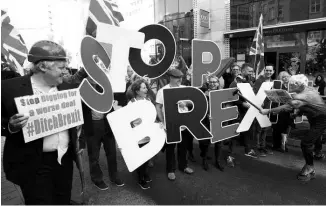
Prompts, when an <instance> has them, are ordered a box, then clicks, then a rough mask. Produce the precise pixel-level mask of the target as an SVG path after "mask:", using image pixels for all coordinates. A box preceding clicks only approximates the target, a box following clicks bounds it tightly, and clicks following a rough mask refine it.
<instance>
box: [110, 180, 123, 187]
mask: <svg viewBox="0 0 326 206" xmlns="http://www.w3.org/2000/svg"><path fill="white" fill-rule="evenodd" d="M110 182H111V183H112V184H115V185H116V186H118V187H122V186H124V185H125V183H124V182H123V181H122V180H120V179H119V178H115V179H114V180H110Z"/></svg>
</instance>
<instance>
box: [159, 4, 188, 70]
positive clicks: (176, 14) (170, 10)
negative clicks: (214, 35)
mask: <svg viewBox="0 0 326 206" xmlns="http://www.w3.org/2000/svg"><path fill="white" fill-rule="evenodd" d="M192 4H193V1H192V0H154V8H155V9H154V11H155V12H154V13H155V15H154V18H155V23H158V24H162V25H164V26H166V27H167V28H168V29H169V30H170V31H171V32H172V34H173V35H174V38H175V40H176V45H177V52H176V53H177V56H182V57H183V59H184V60H185V62H186V64H187V66H188V67H189V66H190V64H191V41H192V39H193V38H194V31H193V30H194V28H193V27H194V17H193V10H192ZM157 46H158V47H160V46H161V45H159V44H158V45H157ZM159 49H160V48H157V50H159ZM157 53H159V52H157Z"/></svg>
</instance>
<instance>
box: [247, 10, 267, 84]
mask: <svg viewBox="0 0 326 206" xmlns="http://www.w3.org/2000/svg"><path fill="white" fill-rule="evenodd" d="M249 55H255V62H254V66H255V68H254V69H255V72H256V79H258V77H259V75H262V74H263V72H264V67H265V61H264V37H263V15H262V14H261V15H260V18H259V24H258V27H257V30H256V34H255V37H254V40H253V42H252V45H251V47H250V52H249ZM256 59H258V64H257V63H256V62H257V61H256Z"/></svg>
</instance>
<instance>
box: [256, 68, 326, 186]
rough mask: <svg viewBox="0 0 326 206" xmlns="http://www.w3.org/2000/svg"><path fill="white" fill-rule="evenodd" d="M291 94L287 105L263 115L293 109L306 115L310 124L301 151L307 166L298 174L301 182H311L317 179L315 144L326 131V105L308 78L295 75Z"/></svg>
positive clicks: (264, 110)
mask: <svg viewBox="0 0 326 206" xmlns="http://www.w3.org/2000/svg"><path fill="white" fill-rule="evenodd" d="M289 92H293V93H294V94H293V95H292V98H293V99H292V100H291V101H289V102H288V103H287V104H284V105H282V106H279V107H276V108H273V109H263V110H262V111H261V113H262V114H264V115H267V114H269V113H279V112H286V111H291V110H292V109H293V108H294V109H298V110H299V114H304V115H306V116H307V119H308V121H309V124H310V130H308V134H307V135H304V136H303V139H302V140H301V150H302V153H303V156H304V158H305V161H306V164H305V166H304V167H303V168H302V170H301V172H300V173H299V174H298V176H297V178H298V179H299V180H301V181H309V180H310V179H313V178H315V175H316V172H315V169H314V157H313V151H314V144H315V142H316V140H317V139H318V138H320V136H321V135H322V134H323V133H324V131H325V129H326V105H325V103H324V101H323V99H322V98H321V97H320V95H319V94H318V93H317V91H316V90H315V89H313V88H311V87H308V78H307V77H306V76H305V75H303V74H299V75H294V76H292V77H291V78H290V81H289Z"/></svg>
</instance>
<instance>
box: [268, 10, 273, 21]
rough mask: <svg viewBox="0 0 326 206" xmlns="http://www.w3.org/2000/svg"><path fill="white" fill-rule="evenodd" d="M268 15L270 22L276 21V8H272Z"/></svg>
mask: <svg viewBox="0 0 326 206" xmlns="http://www.w3.org/2000/svg"><path fill="white" fill-rule="evenodd" d="M268 13H269V20H273V19H275V9H274V7H272V8H270V9H269V12H268Z"/></svg>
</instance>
